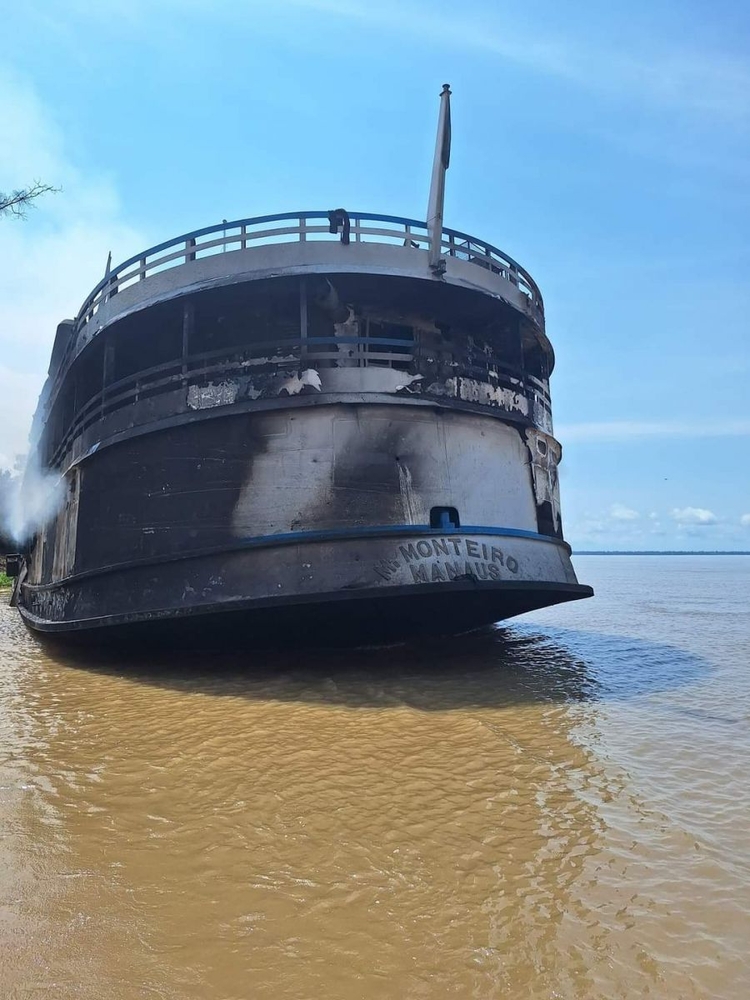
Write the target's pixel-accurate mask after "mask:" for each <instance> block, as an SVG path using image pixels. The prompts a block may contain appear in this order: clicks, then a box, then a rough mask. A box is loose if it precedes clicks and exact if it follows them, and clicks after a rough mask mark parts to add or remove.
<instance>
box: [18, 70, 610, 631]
mask: <svg viewBox="0 0 750 1000" xmlns="http://www.w3.org/2000/svg"><path fill="white" fill-rule="evenodd" d="M449 158H450V90H449V88H448V87H447V85H446V86H445V87H444V88H443V92H442V94H441V96H440V113H439V119H438V138H437V145H436V152H435V162H434V166H433V174H432V183H431V188H430V198H429V207H428V217H427V219H426V221H418V220H414V219H409V218H401V217H398V216H392V215H373V214H368V213H364V212H357V211H348V210H345V209H343V208H338V209H334V210H320V211H300V212H287V213H284V214H281V215H265V216H261V217H257V218H246V219H238V220H233V221H227V220H222V222H221V223H219V224H218V225H212V226H208V227H205V228H202V229H198V230H195V231H193V232H190V233H186V234H185V235H182V236H179V237H177V238H175V239H170V240H168V241H166V242H163V243H160V244H159V245H157V246H154V247H151V248H150V249H148V250H145V251H143V252H142V253H140V254H138V255H136V256H135V257H131V258H130V259H129V260H126V261H125V262H124V263H122V264H120V265H119V266H117V267H112V266H111V259H110V260H109V261H108V262H107V267H106V271H105V275H104V277H103V279H102V280H101V281H100V282H99V283H98V284H97V285H96V287H95V288H94V289H93V291H92V292H91V293H90V294H89V296H88V297H87V298H86V300H85V302H84V303H83V305H82V307H81V309H80V311H79V313H78V315H77V316H76V317H75V319H72V320H65V321H63V322H61V323H60V324H59V325H58V327H57V332H56V336H55V340H54V346H53V350H52V357H51V362H50V367H49V375H48V379H47V382H46V385H45V387H44V390H43V392H42V396H41V399H40V403H39V406H38V409H37V413H36V417H35V421H34V432H33V435H32V436H33V437H34V438H35V439H36V441H37V444H36V449H37V461H38V465H39V467H40V468H41V469H42V470H43V471H44V472H45V474H47V475H49V474H50V473H54V475H55V476H56V477H59V479H60V480H61V482H62V484H63V488H62V490H61V493H60V500H59V503H58V505H57V509H56V512H55V513H54V516H53V517H51V518H50V519H48V522H47V523H46V524H44V525H42V526H40V527H39V529H38V530H37V531H36V534H35V535H34V536H33V537H32V538H31V540H30V542H29V544H28V545H27V546H26V551H25V552H24V553H23V554H22V558H21V559H20V560H17V561H16V562H11V564H10V565H12V566H13V567H14V572H15V571H17V572H18V574H19V575H18V579H17V581H16V589H15V602H16V605H17V607H18V610H19V612H20V614H21V615H22V617H23V620H24V621H25V623H26V624H27V625H28V626H29V627H30V628H31V629H33V630H34V631H36V632H39V633H46V634H54V635H56V636H58V637H68V638H84V637H96V638H98V639H102V638H107V637H108V638H111V639H114V638H115V637H117V636H125V635H128V636H138V637H148V636H152V637H156V636H157V635H167V636H169V637H171V638H185V637H191V640H190V641H193V639H194V638H195V637H197V636H202V635H207V634H209V633H218V634H221V635H230V634H232V635H235V636H237V635H239V637H240V638H241V641H244V642H247V643H252V642H254V641H256V640H260V639H264V640H269V639H270V640H271V641H274V642H275V641H279V642H283V641H284V640H286V639H288V638H290V637H292V636H293V637H295V638H296V639H300V638H301V639H302V640H304V641H312V642H316V643H320V644H324V645H325V644H327V643H329V642H339V641H341V640H342V638H343V639H345V641H354V642H372V641H380V640H384V641H388V640H391V639H398V638H404V637H409V636H415V635H424V634H441V633H444V632H459V631H463V630H467V629H471V628H474V627H478V626H482V625H485V624H487V623H493V622H497V621H500V620H503V619H507V618H510V617H512V616H514V615H518V614H522V613H524V612H527V611H532V610H535V609H538V608H543V607H547V606H549V605H553V604H558V603H560V602H565V601H573V600H577V599H580V598H585V597H589V596H591V594H592V593H593V591H592V590H591V588H590V587H587V586H583V585H580V584H579V583H578V581H577V579H576V575H575V572H574V569H573V566H572V563H571V559H570V547H569V546H568V544H567V543H566V542H565V540H564V537H563V529H562V521H561V514H560V499H559V485H558V465H559V462H560V459H561V446H560V444H559V443H558V441H557V440H556V439H555V437H554V434H553V425H552V411H551V404H550V393H549V378H550V375H551V373H552V369H553V366H554V353H553V348H552V345H551V343H550V340H549V339H548V337H547V334H546V331H545V317H544V303H543V300H542V295H541V292H540V290H539V288H538V287H537V284H536V283H535V281H534V280H533V278H532V277H531V275H530V274H529V273H528V272H527V271H526V270H525V269H524V268H523V267H522V266H521V265H520V264H519V263H517V262H516V261H515V260H514V259H513V258H512V257H510V256H508V254H506V253H504V252H503V251H501V250H499V249H497V248H496V247H495V246H493V245H491V244H490V243H487V242H486V241H485V240H484V239H479V238H477V237H475V236H471V235H468V234H466V233H463V232H459V231H456V230H454V229H450V228H445V227H444V225H443V202H444V186H445V174H446V170H447V168H448V164H449Z"/></svg>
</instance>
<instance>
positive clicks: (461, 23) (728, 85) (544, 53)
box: [199, 0, 750, 125]
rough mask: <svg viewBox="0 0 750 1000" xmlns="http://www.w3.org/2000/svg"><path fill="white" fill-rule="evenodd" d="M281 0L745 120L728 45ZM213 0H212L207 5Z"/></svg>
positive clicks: (343, 1)
mask: <svg viewBox="0 0 750 1000" xmlns="http://www.w3.org/2000/svg"><path fill="white" fill-rule="evenodd" d="M283 2H284V3H285V4H286V5H287V6H292V7H295V6H296V7H303V8H308V9H310V10H315V11H318V12H320V13H321V14H329V15H333V16H338V17H346V18H349V19H352V20H355V19H356V20H359V21H366V22H368V23H369V24H374V25H377V26H382V27H383V28H385V29H388V30H393V29H394V27H396V26H397V27H398V30H399V31H401V32H410V33H411V34H414V35H418V36H419V37H420V38H432V39H434V40H435V41H437V42H448V43H450V44H451V45H453V46H464V47H467V48H474V49H478V50H485V51H490V52H493V53H495V54H496V55H498V56H500V57H501V58H502V59H506V60H508V61H509V62H514V63H516V64H518V65H521V66H525V67H527V68H528V69H530V70H532V71H535V72H537V73H541V74H544V75H548V76H553V77H559V78H562V79H567V80H571V81H573V82H575V83H577V84H579V85H582V86H585V87H588V88H591V89H595V90H596V91H598V92H599V93H601V92H602V91H608V92H609V93H610V94H613V95H616V96H617V97H618V98H621V97H622V96H623V95H624V94H625V95H627V96H628V97H629V98H630V99H631V101H633V102H635V103H647V104H648V105H649V106H654V105H661V106H663V107H667V108H670V107H671V108H680V109H684V110H686V111H690V112H693V113H694V114H696V115H700V116H702V117H705V118H706V119H709V120H710V121H711V124H713V125H715V124H718V123H719V122H722V121H723V122H725V123H726V124H730V123H735V124H736V123H740V122H742V123H745V122H747V121H748V120H750V96H748V95H750V63H748V61H747V60H746V59H742V58H737V57H735V56H733V54H732V53H730V52H728V51H727V52H718V51H715V52H711V51H709V50H708V49H706V48H701V49H696V48H693V49H691V48H688V47H685V46H679V45H676V44H675V45H664V44H663V43H662V44H659V45H656V44H654V39H653V37H646V38H644V39H643V40H642V41H641V43H640V45H639V46H638V51H637V52H636V54H633V52H634V49H633V47H632V46H631V47H629V48H628V50H625V49H617V48H616V47H614V46H612V45H608V46H607V45H603V44H601V42H597V40H596V39H594V38H585V39H581V38H576V37H574V36H573V35H572V34H571V35H568V36H565V35H562V34H559V35H551V34H547V36H546V37H545V34H544V28H543V27H542V26H540V25H539V24H533V23H527V24H524V23H522V22H520V21H519V20H518V17H517V15H516V13H515V12H514V13H513V14H512V15H511V14H509V13H506V16H505V17H503V16H502V15H500V16H498V15H495V16H487V15H484V16H481V17H476V16H474V17H472V16H471V14H470V12H467V11H464V9H463V8H462V9H461V13H460V15H458V16H457V15H444V14H441V13H440V12H439V10H438V9H436V7H435V4H432V5H430V6H429V7H428V6H427V4H425V3H406V2H405V0H380V2H379V3H377V4H375V3H362V2H361V0H283ZM215 3H216V0H212V7H214V6H215ZM199 6H200V4H199ZM456 9H458V8H456ZM530 29H531V30H530Z"/></svg>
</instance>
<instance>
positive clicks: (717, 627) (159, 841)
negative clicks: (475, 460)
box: [0, 557, 750, 1000]
mask: <svg viewBox="0 0 750 1000" xmlns="http://www.w3.org/2000/svg"><path fill="white" fill-rule="evenodd" d="M577 568H578V572H579V575H580V577H581V579H583V580H584V581H585V582H587V583H588V582H590V583H592V584H594V585H595V586H596V587H597V590H598V596H597V597H596V598H595V599H594V600H593V601H588V602H581V603H580V604H578V605H575V606H573V605H571V606H568V607H564V608H560V609H552V610H550V611H547V612H543V613H538V614H535V615H533V616H527V617H526V618H524V619H519V620H518V621H517V622H515V623H513V624H510V625H508V626H507V627H504V628H502V629H499V630H496V631H490V632H486V633H482V634H475V635H473V636H467V637H463V638H459V639H452V640H438V639H436V640H434V641H431V642H427V643H421V644H419V645H415V646H412V647H393V648H389V649H378V650H364V651H357V652H345V651H340V650H339V651H335V652H330V653H326V652H316V653H314V654H313V653H303V652H301V651H296V652H294V653H287V654H284V655H280V654H268V653H266V654H252V653H243V652H241V651H238V652H234V653H231V654H228V653H211V652H202V653H197V652H193V653H180V654H171V655H167V654H165V653H164V652H161V653H158V654H151V655H149V654H145V653H141V654H139V655H136V654H135V653H131V652H129V653H127V654H122V655H119V656H118V655H117V653H116V651H115V652H113V653H112V654H109V655H107V656H102V655H100V654H97V655H96V656H94V657H92V656H91V655H89V656H87V657H85V658H82V657H81V654H80V653H78V654H76V653H73V652H70V651H68V652H65V651H60V650H59V649H50V648H47V647H45V646H44V645H42V644H40V643H39V642H38V641H37V640H36V639H34V638H33V637H31V636H30V635H29V634H28V633H27V632H26V631H25V630H24V628H23V626H22V625H21V624H20V621H19V620H18V618H17V616H16V614H15V612H13V611H12V610H10V609H9V608H7V607H6V606H5V602H4V600H2V601H0V604H1V605H2V606H0V833H1V834H2V838H1V839H0V996H2V997H4V998H19V1000H20V998H26V997H36V996H44V997H47V996H49V997H55V998H65V1000H67V998H87V1000H88V998H91V1000H94V998H96V1000H100V998H111V1000H126V998H127V1000H129V998H141V997H143V998H152V997H159V998H162V997H163V998H175V1000H176V998H180V1000H181V998H191V1000H192V998H195V1000H235V998H237V1000H240V998H241V1000H245V998H256V997H257V998H266V997H267V998H279V1000H286V998H289V1000H292V998H294V1000H307V998H318V997H325V998H329V1000H339V998H341V1000H344V998H346V1000H350V998H390V997H394V998H406V997H408V998H411V997H413V998H430V1000H432V998H443V997H473V998H495V997H497V998H505V997H509V998H510V997H513V998H589V997H590V998H599V997H608V998H612V997H618V998H619V997H627V998H629V997H642V996H652V997H658V998H668V1000H671V998H675V1000H677V998H680V1000H682V998H695V997H700V998H703V997H706V998H708V997H711V998H713V997H721V998H738V1000H739V998H745V997H747V996H748V995H750V964H749V961H750V960H749V958H748V954H749V952H750V808H749V806H750V671H748V660H749V659H750V558H744V557H732V558H729V557H726V558H719V557H716V558H714V557H703V558H690V557H682V558H624V557H621V558H617V557H611V558H609V557H607V558H605V557H596V558H595V557H589V558H579V559H578V561H577Z"/></svg>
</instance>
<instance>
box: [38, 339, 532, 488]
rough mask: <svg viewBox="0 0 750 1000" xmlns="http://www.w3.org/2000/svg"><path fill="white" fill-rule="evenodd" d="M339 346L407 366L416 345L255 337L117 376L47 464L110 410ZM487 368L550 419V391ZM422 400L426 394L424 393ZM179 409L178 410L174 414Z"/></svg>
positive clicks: (332, 358)
mask: <svg viewBox="0 0 750 1000" xmlns="http://www.w3.org/2000/svg"><path fill="white" fill-rule="evenodd" d="M342 346H343V347H345V346H350V347H352V348H353V349H354V350H353V353H352V355H350V356H348V357H347V359H346V360H347V362H348V363H349V364H352V363H355V364H356V365H357V366H360V365H361V366H362V367H367V366H368V365H369V364H372V363H374V364H380V365H383V364H385V365H392V364H393V363H398V364H399V365H402V364H403V365H406V364H408V363H409V362H411V361H412V360H413V358H414V354H413V353H412V352H413V351H414V350H415V349H416V348H417V345H415V343H414V342H413V341H411V340H405V339H383V338H379V337H378V338H374V337H359V338H356V337H346V338H342V337H310V338H294V339H291V340H278V339H276V340H266V341H258V342H256V343H254V344H252V345H249V346H248V347H247V348H244V349H238V348H237V347H234V348H221V349H218V350H213V351H207V352H201V353H200V354H194V355H190V356H188V357H186V358H174V359H172V360H170V361H166V362H164V363H162V364H159V365H155V366H152V367H150V368H147V369H142V370H140V371H137V372H133V373H131V374H129V375H126V376H124V377H122V378H119V379H117V381H114V382H111V383H110V384H109V385H106V386H103V387H102V388H101V389H100V390H98V391H97V392H95V393H94V394H92V395H91V396H90V397H89V398H88V399H87V400H86V401H85V402H83V403H82V404H81V405H80V406H79V407H78V408H77V409H76V410H75V413H74V414H73V415H72V416H71V418H70V422H69V425H68V426H67V427H66V428H65V430H64V431H63V432H62V433H60V434H59V435H54V439H53V441H51V442H50V444H51V448H50V450H49V452H48V453H47V455H46V461H47V464H48V465H50V467H53V468H56V467H58V466H59V465H60V463H61V462H62V460H63V457H64V456H65V454H66V453H67V451H68V449H69V448H70V446H71V445H72V443H73V441H74V440H75V439H76V438H77V437H78V436H79V435H81V434H82V433H83V432H84V431H86V430H87V429H88V428H89V427H91V426H92V425H94V424H97V423H99V422H100V421H101V420H103V419H104V418H105V417H106V416H108V415H109V414H112V413H114V412H115V411H117V410H120V409H122V408H124V407H127V406H131V405H132V404H133V403H137V402H138V401H139V400H143V399H146V398H150V397H153V396H156V395H160V394H162V393H165V392H169V391H172V390H183V391H184V390H187V389H188V388H189V387H190V386H205V385H208V384H209V383H211V382H213V381H215V380H221V381H224V380H226V379H248V378H250V379H252V378H253V376H254V375H256V374H259V375H261V376H262V374H263V373H264V372H265V371H267V370H268V369H272V370H274V371H275V372H278V373H279V374H282V373H284V372H287V371H288V372H289V373H293V372H296V371H298V370H299V368H300V367H301V365H302V364H303V363H304V364H305V365H308V364H312V365H316V364H319V363H320V362H321V361H323V362H324V363H326V364H330V363H333V364H335V363H336V362H337V361H340V360H341V358H342V354H341V348H342ZM384 349H385V350H384ZM492 368H493V376H494V380H495V382H496V384H497V385H498V386H499V387H501V388H506V389H510V390H511V391H512V392H516V393H519V394H520V395H522V396H524V397H525V398H526V399H527V400H528V401H529V402H530V403H532V404H533V403H535V402H536V404H537V405H538V406H540V407H541V408H542V410H543V411H544V413H545V414H546V416H547V419H549V420H551V408H550V398H549V393H548V391H547V387H546V385H545V384H544V383H543V382H541V381H540V380H539V379H536V378H534V377H533V376H532V375H529V374H528V373H524V372H523V371H522V370H520V369H518V368H515V367H514V366H511V365H502V364H498V363H497V361H495V362H493V363H492ZM457 371H458V372H459V374H460V377H461V378H471V377H476V378H479V379H483V380H486V379H487V378H488V374H489V373H488V368H487V366H485V367H484V368H481V367H478V366H472V365H462V366H461V367H460V369H457ZM425 398H429V393H428V394H426V395H425ZM178 412H182V411H181V410H180V409H179V408H178V409H176V410H175V413H178ZM53 434H54V432H53Z"/></svg>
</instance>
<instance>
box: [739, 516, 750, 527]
mask: <svg viewBox="0 0 750 1000" xmlns="http://www.w3.org/2000/svg"><path fill="white" fill-rule="evenodd" d="M740 524H741V525H742V527H743V528H750V514H743V515H742V517H741V518H740Z"/></svg>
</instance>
